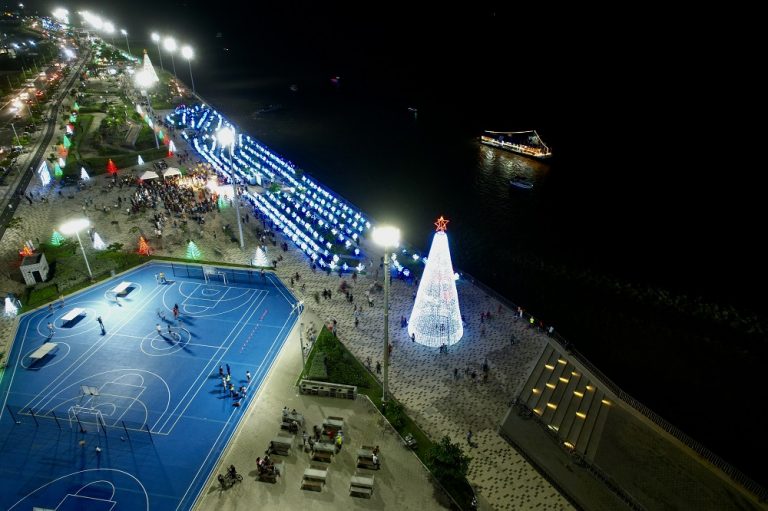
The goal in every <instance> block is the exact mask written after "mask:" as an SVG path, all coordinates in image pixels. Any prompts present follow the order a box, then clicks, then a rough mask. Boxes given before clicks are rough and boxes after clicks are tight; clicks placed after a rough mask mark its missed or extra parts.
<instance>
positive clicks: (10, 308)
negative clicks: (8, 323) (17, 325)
mask: <svg viewBox="0 0 768 511" xmlns="http://www.w3.org/2000/svg"><path fill="white" fill-rule="evenodd" d="M18 313H19V307H18V306H17V305H16V304H15V303H14V300H13V299H11V297H10V296H6V297H5V315H6V316H8V317H13V316H15V315H16V314H18Z"/></svg>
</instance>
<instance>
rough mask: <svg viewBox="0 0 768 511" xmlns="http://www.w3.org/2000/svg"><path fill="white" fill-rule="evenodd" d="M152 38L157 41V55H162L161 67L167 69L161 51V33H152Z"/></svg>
mask: <svg viewBox="0 0 768 511" xmlns="http://www.w3.org/2000/svg"><path fill="white" fill-rule="evenodd" d="M152 40H153V41H154V42H155V43H157V55H158V56H159V57H160V69H162V70H163V71H165V68H164V67H163V54H162V53H161V52H160V35H159V34H157V33H156V32H155V33H153V34H152Z"/></svg>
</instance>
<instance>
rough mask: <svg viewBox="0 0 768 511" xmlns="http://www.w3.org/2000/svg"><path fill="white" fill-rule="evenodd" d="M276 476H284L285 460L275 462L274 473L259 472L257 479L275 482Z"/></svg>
mask: <svg viewBox="0 0 768 511" xmlns="http://www.w3.org/2000/svg"><path fill="white" fill-rule="evenodd" d="M277 476H281V477H285V462H284V461H281V462H280V463H275V471H274V473H268V472H260V473H259V481H263V482H265V483H273V484H274V483H277Z"/></svg>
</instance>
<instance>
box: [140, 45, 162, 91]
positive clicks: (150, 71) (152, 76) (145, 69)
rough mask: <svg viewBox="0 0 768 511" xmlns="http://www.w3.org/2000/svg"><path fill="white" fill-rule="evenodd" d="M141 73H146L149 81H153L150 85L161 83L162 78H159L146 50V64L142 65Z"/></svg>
mask: <svg viewBox="0 0 768 511" xmlns="http://www.w3.org/2000/svg"><path fill="white" fill-rule="evenodd" d="M141 72H142V73H146V75H144V76H146V77H147V78H148V79H149V80H148V81H150V80H151V82H150V83H157V82H159V81H160V78H158V77H157V73H156V72H155V68H154V66H152V61H151V60H149V55H148V54H147V50H144V62H143V63H142V65H141Z"/></svg>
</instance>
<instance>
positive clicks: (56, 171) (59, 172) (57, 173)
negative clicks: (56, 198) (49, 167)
mask: <svg viewBox="0 0 768 511" xmlns="http://www.w3.org/2000/svg"><path fill="white" fill-rule="evenodd" d="M53 175H54V176H55V177H56V179H59V178H61V176H63V175H64V171H62V170H61V165H59V162H56V163H54V164H53Z"/></svg>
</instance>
